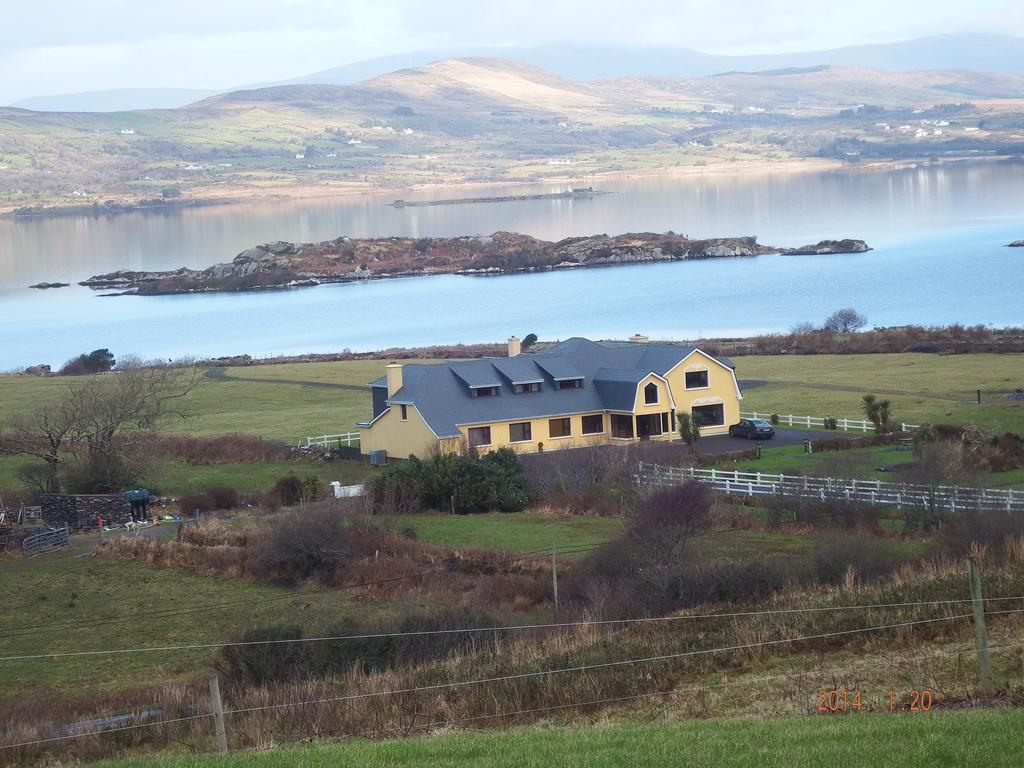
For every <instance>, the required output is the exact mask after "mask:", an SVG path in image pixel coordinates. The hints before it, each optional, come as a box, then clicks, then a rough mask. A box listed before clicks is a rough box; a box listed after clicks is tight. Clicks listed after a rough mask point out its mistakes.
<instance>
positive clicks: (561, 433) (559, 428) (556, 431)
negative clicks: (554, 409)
mask: <svg viewBox="0 0 1024 768" xmlns="http://www.w3.org/2000/svg"><path fill="white" fill-rule="evenodd" d="M548 434H549V435H550V436H551V437H569V436H570V435H571V434H572V420H571V419H551V420H550V421H549V422H548Z"/></svg>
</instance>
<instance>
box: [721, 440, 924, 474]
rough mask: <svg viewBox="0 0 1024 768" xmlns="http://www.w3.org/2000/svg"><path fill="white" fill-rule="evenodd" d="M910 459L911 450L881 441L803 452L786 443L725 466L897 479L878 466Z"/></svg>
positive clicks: (897, 463)
mask: <svg viewBox="0 0 1024 768" xmlns="http://www.w3.org/2000/svg"><path fill="white" fill-rule="evenodd" d="M913 461H914V453H913V451H911V450H910V449H908V448H903V447H901V446H893V445H881V446H877V447H874V448H864V449H858V450H850V451H821V452H819V453H811V454H808V453H804V447H803V446H802V445H787V446H785V447H779V448H772V449H771V450H765V451H764V452H763V454H762V456H761V458H760V459H746V460H744V461H737V462H730V463H729V464H728V466H729V467H737V468H739V469H740V470H742V471H744V472H768V473H774V474H794V475H795V474H807V475H822V476H836V475H838V476H845V475H850V476H853V477H857V478H861V477H863V478H870V479H873V480H899V476H894V475H889V474H887V473H884V472H879V471H878V468H879V467H883V466H884V467H895V466H899V465H901V464H910V463H912V462H913Z"/></svg>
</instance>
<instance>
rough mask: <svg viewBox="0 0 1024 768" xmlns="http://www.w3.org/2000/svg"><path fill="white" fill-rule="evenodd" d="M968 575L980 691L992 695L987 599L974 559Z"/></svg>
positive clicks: (971, 560)
mask: <svg viewBox="0 0 1024 768" xmlns="http://www.w3.org/2000/svg"><path fill="white" fill-rule="evenodd" d="M967 573H968V576H969V577H970V580H971V604H972V605H973V606H974V639H975V644H976V645H977V648H978V668H979V670H980V680H979V685H978V690H979V691H981V693H985V694H988V693H992V691H993V690H994V688H995V686H994V685H993V683H992V658H991V657H990V656H989V652H988V627H986V626H985V598H984V595H983V594H982V591H981V571H980V570H979V569H978V563H977V561H975V559H974V558H973V557H969V558H967Z"/></svg>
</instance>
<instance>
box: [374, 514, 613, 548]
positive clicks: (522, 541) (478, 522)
mask: <svg viewBox="0 0 1024 768" xmlns="http://www.w3.org/2000/svg"><path fill="white" fill-rule="evenodd" d="M394 524H395V526H396V527H398V528H411V529H413V530H414V531H416V537H417V538H419V539H421V540H423V541H426V542H428V543H430V544H438V545H441V546H445V547H479V548H483V549H503V550H508V551H512V552H536V551H538V550H545V549H550V548H551V547H552V546H556V547H558V548H559V549H563V550H565V549H573V548H577V547H581V546H586V545H589V544H598V543H604V542H605V541H608V540H609V539H612V538H614V537H615V536H617V535H618V534H619V533H621V532H622V529H623V520H621V519H619V518H610V517H585V516H583V515H545V514H537V513H531V512H517V513H502V512H495V513H492V514H487V515H406V516H403V517H399V518H396V519H395V523H394Z"/></svg>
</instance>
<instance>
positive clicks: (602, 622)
mask: <svg viewBox="0 0 1024 768" xmlns="http://www.w3.org/2000/svg"><path fill="white" fill-rule="evenodd" d="M986 599H987V600H992V601H996V600H1024V596H1021V597H992V598H986ZM970 602H972V601H971V599H970V598H965V599H959V600H926V601H917V602H907V603H875V604H873V605H836V606H816V607H808V608H779V609H775V610H766V611H732V612H727V613H699V614H687V615H684V616H651V617H641V618H633V619H593V620H588V621H566V622H557V623H548V624H511V625H502V626H497V627H464V628H454V629H425V630H415V631H408V632H375V633H367V634H360V635H329V636H322V637H297V638H283V639H276V640H239V641H235V642H230V641H225V642H216V643H191V644H188V645H158V646H143V647H141V648H109V649H100V650H87V651H58V652H55V653H35V654H20V655H14V656H0V662H4V661H27V660H31V659H59V658H72V657H80V656H110V655H115V654H126V653H131V654H136V653H147V652H160V653H165V652H167V651H195V650H204V649H209V648H240V647H245V646H253V645H282V644H296V643H321V642H334V641H339V642H340V641H346V640H380V639H384V638H399V637H429V636H435V635H465V634H475V633H480V634H483V633H486V632H521V631H529V630H550V629H570V628H574V627H594V626H597V627H601V626H622V625H627V624H641V623H649V624H657V623H668V622H678V621H698V620H713V619H732V618H750V617H755V616H774V615H786V614H795V613H821V612H829V611H855V610H882V609H890V608H911V607H919V606H937V605H957V604H962V603H970ZM1018 612H1020V611H1017V610H1011V611H998V612H991V611H990V612H989V615H997V614H999V613H1018Z"/></svg>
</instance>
